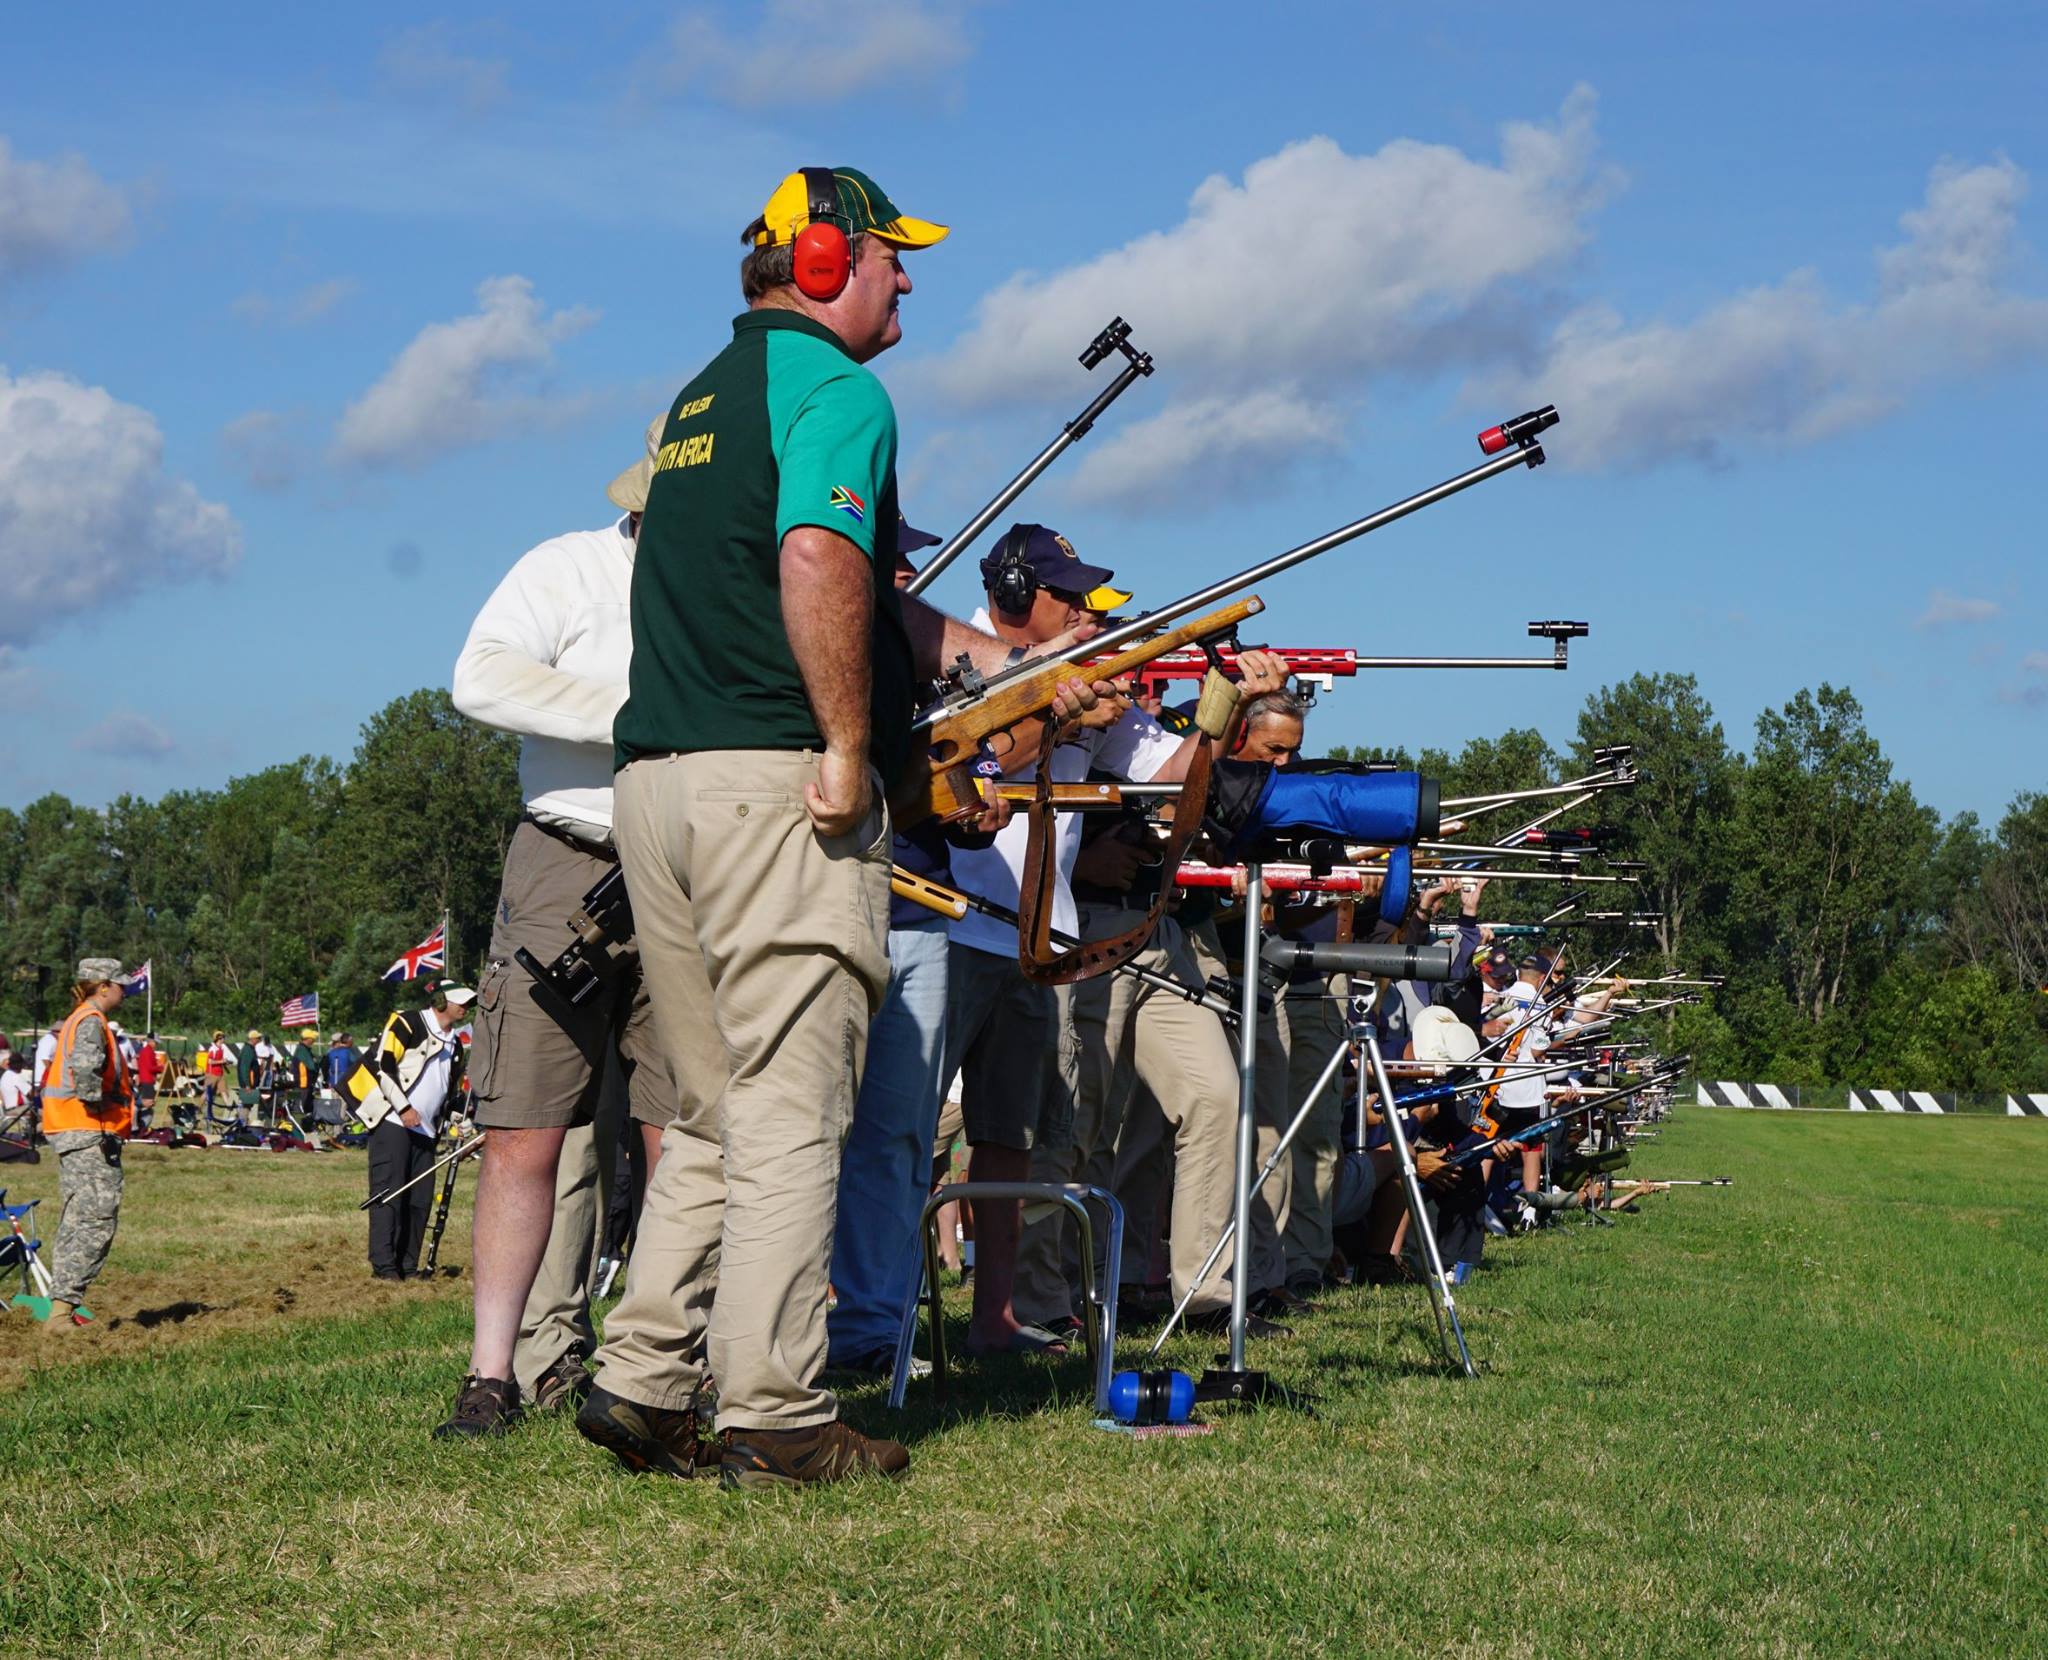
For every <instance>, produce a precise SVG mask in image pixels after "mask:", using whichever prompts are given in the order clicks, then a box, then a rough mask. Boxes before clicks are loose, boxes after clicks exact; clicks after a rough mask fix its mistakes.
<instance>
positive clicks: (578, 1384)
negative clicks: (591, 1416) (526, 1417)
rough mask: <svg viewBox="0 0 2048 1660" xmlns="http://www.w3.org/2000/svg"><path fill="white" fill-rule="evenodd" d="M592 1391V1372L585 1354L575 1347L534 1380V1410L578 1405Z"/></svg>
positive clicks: (548, 1409)
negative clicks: (585, 1361)
mask: <svg viewBox="0 0 2048 1660" xmlns="http://www.w3.org/2000/svg"><path fill="white" fill-rule="evenodd" d="M589 1393H590V1372H589V1370H588V1369H587V1368H586V1367H585V1366H584V1364H583V1356H582V1353H581V1352H580V1351H578V1350H576V1349H571V1350H569V1352H568V1353H567V1354H565V1355H563V1356H562V1358H561V1359H560V1360H558V1361H556V1362H555V1363H554V1365H552V1366H550V1367H549V1368H548V1369H547V1370H546V1371H545V1372H543V1373H541V1375H540V1376H539V1377H537V1378H535V1379H534V1380H533V1410H534V1411H536V1412H553V1411H555V1410H556V1409H557V1408H559V1407H564V1406H569V1407H577V1406H581V1405H582V1404H583V1400H584V1397H585V1396H587V1395H588V1394H589Z"/></svg>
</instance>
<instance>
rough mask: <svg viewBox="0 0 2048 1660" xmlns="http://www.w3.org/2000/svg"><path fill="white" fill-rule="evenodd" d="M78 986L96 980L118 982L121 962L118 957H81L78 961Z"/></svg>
mask: <svg viewBox="0 0 2048 1660" xmlns="http://www.w3.org/2000/svg"><path fill="white" fill-rule="evenodd" d="M78 978H79V982H80V984H87V983H90V982H93V981H97V980H118V979H120V978H121V960H120V958H118V957H81V958H79V960H78Z"/></svg>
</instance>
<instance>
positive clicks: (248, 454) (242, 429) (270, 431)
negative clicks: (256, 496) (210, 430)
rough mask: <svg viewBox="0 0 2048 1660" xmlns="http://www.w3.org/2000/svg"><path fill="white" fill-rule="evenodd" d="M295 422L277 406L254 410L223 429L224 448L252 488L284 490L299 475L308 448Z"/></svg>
mask: <svg viewBox="0 0 2048 1660" xmlns="http://www.w3.org/2000/svg"><path fill="white" fill-rule="evenodd" d="M294 424H295V423H294V421H293V418H292V417H291V416H288V415H284V414H281V413H279V412H278V411H277V410H275V409H252V410H250V411H249V413H248V414H246V415H237V416H236V417H235V418H234V419H233V420H232V421H230V422H228V424H227V425H226V426H224V427H222V428H221V429H220V445H221V448H222V449H223V450H224V451H226V453H227V457H228V460H229V461H231V462H232V463H233V464H234V465H235V467H236V468H237V469H238V470H239V471H240V472H241V474H242V476H243V477H244V478H246V479H247V480H248V481H249V486H250V488H251V489H254V490H263V491H275V490H283V489H286V488H288V487H289V486H290V485H291V484H292V482H293V481H294V480H295V479H297V478H298V476H299V470H300V466H301V463H302V462H303V461H304V459H305V450H304V446H303V444H302V443H301V441H300V440H299V439H298V437H297V436H295V434H294V432H293V427H294Z"/></svg>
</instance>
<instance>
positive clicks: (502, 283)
mask: <svg viewBox="0 0 2048 1660" xmlns="http://www.w3.org/2000/svg"><path fill="white" fill-rule="evenodd" d="M476 297H477V307H478V309H477V310H476V311H475V312H473V313H471V314H470V315H469V316H466V317H458V318H456V319H455V320H454V321H453V322H448V323H429V324H428V325H427V326H426V327H425V328H423V329H421V330H420V332H419V333H418V334H417V335H416V336H414V338H413V340H412V343H411V344H410V345H408V346H407V347H406V348H405V349H404V350H403V351H401V352H400V353H399V354H398V356H397V358H396V359H395V360H394V361H393V362H392V365H391V367H390V368H389V369H387V370H386V371H385V372H384V375H383V377H382V378H381V379H380V380H378V381H377V383H376V384H375V385H374V386H372V387H371V388H370V389H369V390H368V391H367V392H365V393H364V394H363V395H362V396H361V397H360V398H358V399H356V401H355V402H354V403H352V404H350V405H349V406H348V408H347V409H346V410H345V411H343V413H342V417H341V421H340V424H339V425H338V426H337V427H336V429H335V445H334V448H335V454H336V455H337V456H338V457H339V458H340V459H342V460H344V461H351V462H355V463H357V464H358V465H361V466H365V467H380V466H399V467H406V468H418V467H421V466H423V465H425V464H426V463H427V462H428V461H430V460H432V459H433V458H434V457H436V456H438V455H442V454H444V453H446V452H447V451H449V450H454V449H460V448H462V447H464V446H466V445H470V444H477V443H482V442H484V441H485V440H486V439H489V438H493V437H496V436H497V435H498V434H500V433H502V432H504V431H505V430H506V429H508V428H509V427H511V426H514V425H516V424H518V423H521V422H554V421H559V420H560V419H562V418H563V417H564V415H565V413H567V412H570V411H572V410H574V409H575V408H576V407H578V406H576V405H574V404H573V403H571V404H565V403H564V401H563V400H562V399H560V398H544V397H541V396H539V395H538V394H537V393H536V391H535V390H534V386H535V383H536V376H537V374H538V372H539V371H542V370H544V369H546V368H547V366H548V365H549V364H550V363H551V362H552V361H553V358H554V348H555V345H556V343H557V342H559V341H562V340H566V339H568V338H569V337H570V336H571V335H573V334H577V333H579V332H581V331H582V330H583V329H586V328H588V327H589V326H590V325H591V324H592V323H593V322H595V321H596V320H597V313H596V312H595V311H591V310H588V309H586V308H584V307H581V306H572V307H570V308H569V309H567V310H565V311H556V312H548V311H546V310H545V309H544V308H543V307H542V305H541V303H540V301H539V300H538V299H536V298H535V296H534V292H533V284H532V283H530V282H528V281H527V280H526V278H524V277H516V276H515V277H489V278H486V279H485V280H484V281H483V282H481V283H479V284H478V285H477V291H476ZM521 381H523V382H524V383H525V389H524V390H522V389H521V388H520V386H519V385H518V384H516V383H518V382H521Z"/></svg>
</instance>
